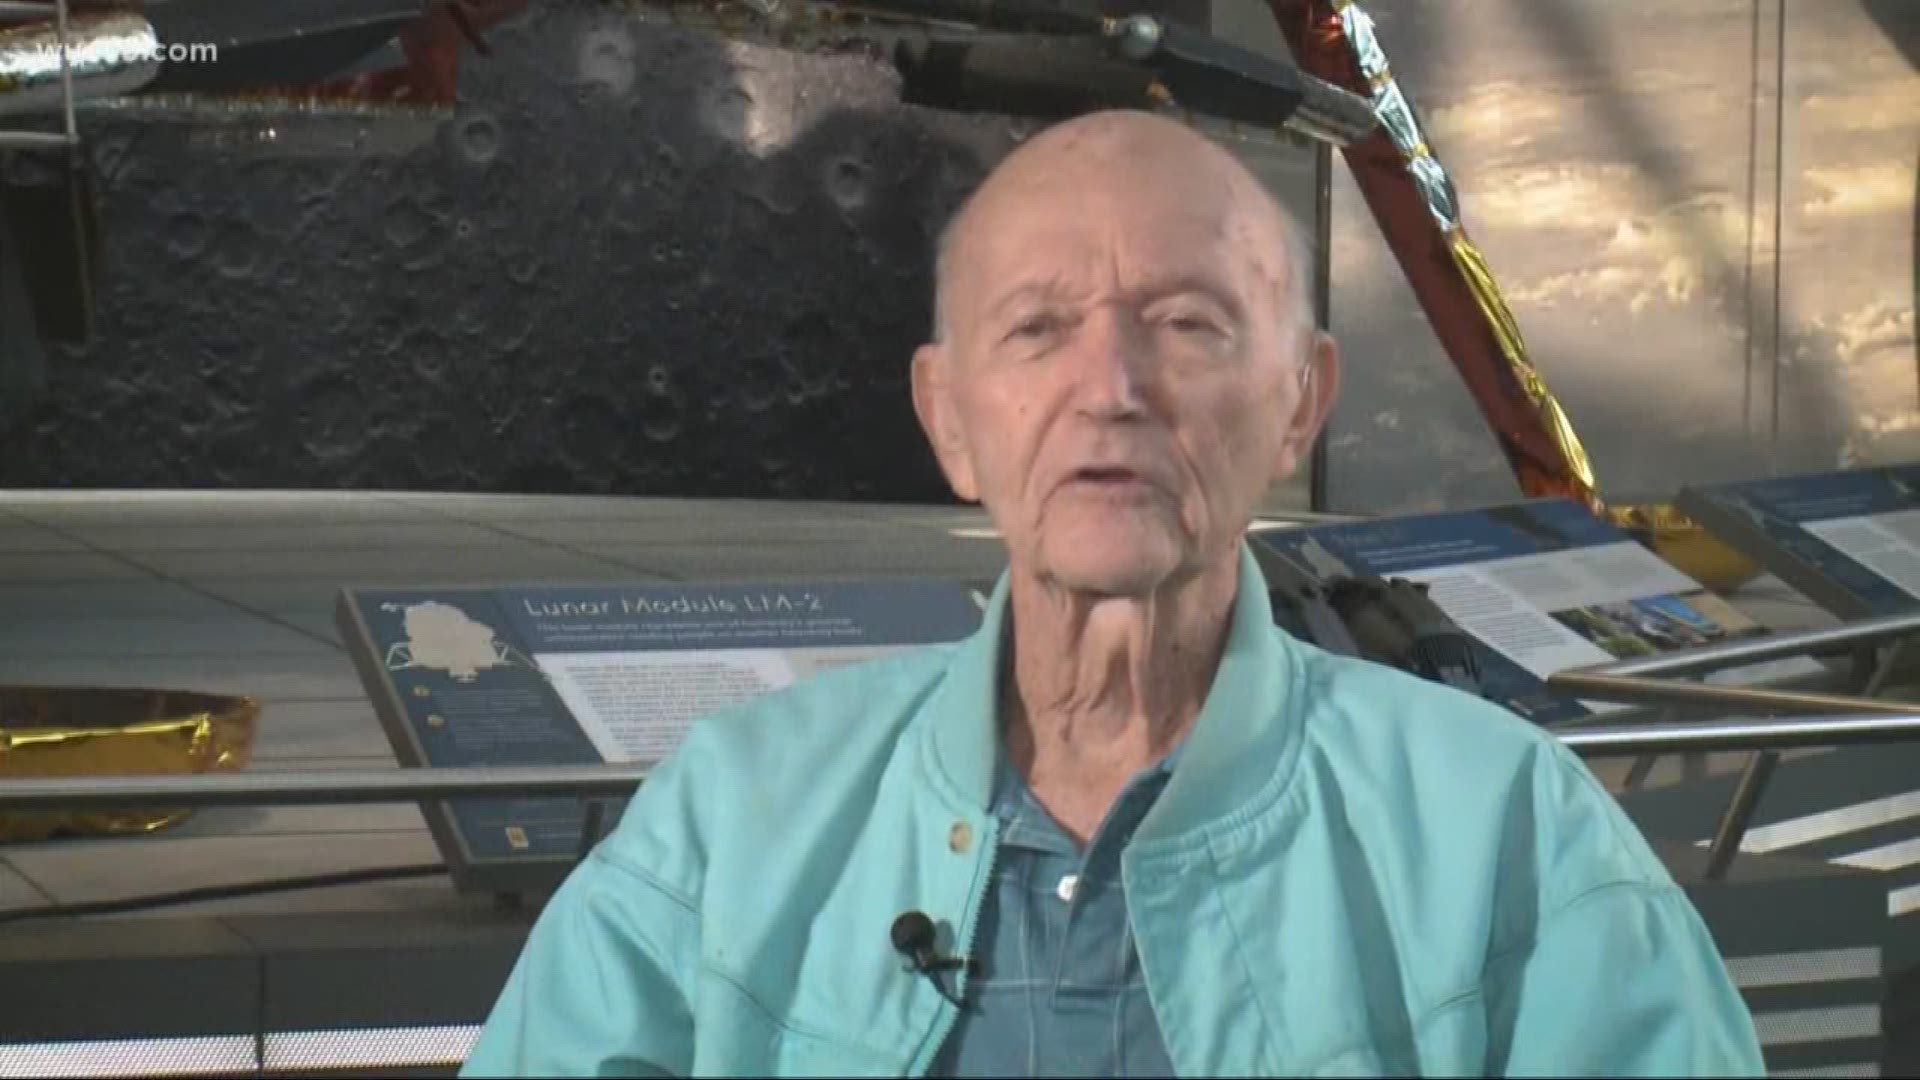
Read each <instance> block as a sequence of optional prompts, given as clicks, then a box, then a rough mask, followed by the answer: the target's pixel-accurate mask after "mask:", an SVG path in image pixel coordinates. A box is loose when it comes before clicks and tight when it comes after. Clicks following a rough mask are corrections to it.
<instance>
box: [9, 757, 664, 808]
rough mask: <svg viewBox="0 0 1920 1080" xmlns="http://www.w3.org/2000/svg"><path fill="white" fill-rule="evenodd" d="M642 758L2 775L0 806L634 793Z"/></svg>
mask: <svg viewBox="0 0 1920 1080" xmlns="http://www.w3.org/2000/svg"><path fill="white" fill-rule="evenodd" d="M646 774H647V770H646V767H645V766H642V765H575V766H536V767H529V768H519V767H515V768H468V769H370V770H353V771H347V770H342V771H339V772H284V773H282V772H273V773H258V772H237V773H215V774H210V775H204V776H87V777H60V778H50V779H25V778H17V777H9V778H8V779H6V780H4V781H0V811H10V810H48V809H67V808H80V807H101V806H153V807H176V806H177V807H183V808H185V807H204V806H328V805H341V804H347V803H400V802H423V801H430V800H439V799H449V798H462V797H479V796H488V797H492V798H510V799H532V798H541V797H545V796H551V797H557V798H591V797H594V796H599V797H603V798H605V797H614V796H624V795H631V794H633V792H634V789H635V788H637V787H638V786H639V785H640V784H641V782H642V781H644V780H645V779H646Z"/></svg>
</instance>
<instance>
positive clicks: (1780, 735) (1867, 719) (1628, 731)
mask: <svg viewBox="0 0 1920 1080" xmlns="http://www.w3.org/2000/svg"><path fill="white" fill-rule="evenodd" d="M1554 734H1555V735H1556V736H1558V738H1559V739H1560V741H1561V742H1562V743H1564V744H1565V745H1566V746H1567V748H1568V749H1570V750H1572V751H1573V752H1574V753H1576V754H1581V755H1584V756H1586V757H1631V756H1634V755H1638V754H1671V753H1686V752H1690V751H1692V752H1700V753H1707V752H1712V751H1729V750H1793V749H1798V748H1801V747H1810V746H1851V745H1857V744H1862V743H1891V742H1911V741H1920V712H1915V711H1913V706H1908V711H1907V712H1906V713H1904V714H1900V715H1889V716H1807V717H1793V718H1785V719H1774V720H1715V721H1704V722H1700V723H1676V724H1611V725H1602V724H1592V725H1583V726H1580V727H1575V728H1567V729H1564V730H1560V731H1556V732H1554ZM0 805H4V802H0Z"/></svg>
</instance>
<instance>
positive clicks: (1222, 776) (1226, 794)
mask: <svg viewBox="0 0 1920 1080" xmlns="http://www.w3.org/2000/svg"><path fill="white" fill-rule="evenodd" d="M1008 592H1009V581H1008V575H1007V574H1006V573H1004V572H1003V573H1002V574H1001V575H1000V580H999V582H998V583H997V584H996V585H995V586H994V590H993V595H992V596H991V597H990V598H989V599H988V601H987V607H986V611H985V613H984V614H983V615H982V617H981V622H980V628H979V630H977V631H976V632H974V633H973V634H972V635H971V636H969V637H968V638H966V639H965V640H963V641H962V642H961V643H960V645H959V647H958V649H957V651H956V653H955V654H954V657H953V660H952V662H951V664H950V665H949V666H948V668H947V673H946V678H945V680H944V681H943V682H942V684H941V686H940V688H939V689H938V690H937V691H935V693H934V694H933V696H932V698H931V699H930V700H929V702H928V706H929V707H928V709H927V712H926V714H925V715H924V717H923V738H924V740H925V743H924V748H925V750H926V751H927V754H928V756H929V758H930V762H929V764H930V765H931V767H932V771H933V772H934V774H935V775H936V776H937V777H938V778H939V780H940V781H942V782H944V784H945V786H946V787H947V788H948V791H947V794H948V795H949V796H950V797H952V798H955V799H957V800H958V801H959V802H960V804H961V805H962V806H964V807H966V808H967V809H968V810H970V811H973V812H975V813H976V814H977V815H984V814H985V813H986V812H987V809H988V807H989V805H990V803H991V801H992V797H993V777H994V764H995V762H996V761H997V760H998V759H999V754H1000V747H999V737H1000V734H999V733H1000V724H999V701H1000V694H999V690H1000V680H1001V678H1002V676H1003V673H1004V670H1003V662H1004V652H1005V650H1004V648H1003V646H1004V644H1005V642H1006V640H1007V636H1008V631H1009V629H1010V627H1009V626H1008V618H1009V611H1008ZM1231 620H1232V621H1231V625H1230V626H1229V629H1228V631H1227V645H1226V648H1225V650H1223V652H1222V654H1221V658H1220V667H1219V670H1218V671H1216V672H1215V673H1214V678H1213V686H1212V687H1211V688H1210V689H1209V690H1208V692H1207V700H1206V703H1205V704H1204V705H1203V706H1202V707H1201V710H1200V717H1199V719H1198V720H1197V721H1196V722H1195V724H1194V728H1193V732H1192V733H1191V734H1190V735H1188V737H1187V740H1186V742H1185V743H1184V744H1182V748H1181V752H1180V758H1179V762H1178V766H1177V767H1176V768H1175V770H1174V773H1173V778H1172V779H1171V780H1169V781H1168V783H1167V788H1166V790H1165V791H1164V792H1162V793H1161V795H1160V798H1159V799H1158V800H1157V801H1156V802H1155V804H1154V808H1153V810H1152V811H1151V812H1150V813H1149V814H1148V815H1147V819H1146V821H1145V822H1143V823H1142V825H1141V828H1140V831H1139V833H1138V834H1137V838H1138V840H1139V841H1141V842H1143V843H1144V842H1148V841H1153V840H1162V839H1165V840H1171V839H1173V838H1175V837H1179V836H1183V835H1186V834H1189V833H1191V832H1193V831H1194V830H1196V829H1201V828H1204V827H1205V826H1207V825H1209V824H1212V823H1214V822H1218V821H1221V820H1223V819H1225V818H1228V817H1230V816H1233V815H1235V814H1239V813H1242V812H1247V811H1251V810H1252V809H1254V807H1255V805H1256V804H1259V805H1264V804H1265V803H1267V802H1270V801H1271V800H1272V799H1273V798H1274V797H1275V796H1276V795H1277V794H1278V792H1279V790H1280V788H1281V787H1282V786H1283V784H1284V781H1285V779H1286V777H1287V775H1288V774H1289V773H1290V771H1291V769H1292V765H1293V761H1294V758H1295V757H1296V755H1297V751H1298V747H1299V742H1300V716H1301V710H1300V707H1299V703H1298V702H1297V700H1295V698H1296V691H1295V688H1296V687H1297V686H1298V685H1299V682H1300V680H1299V678H1298V677H1297V676H1298V672H1299V669H1300V657H1299V654H1298V650H1297V649H1296V648H1295V647H1294V646H1293V644H1292V642H1291V639H1289V638H1288V637H1287V635H1286V634H1285V632H1284V631H1282V630H1281V629H1280V628H1279V627H1277V626H1275V625H1274V622H1273V607H1272V605H1271V604H1270V603H1269V602H1268V600H1267V582H1266V578H1265V576H1264V575H1263V574H1261V572H1260V567H1259V564H1258V563H1257V562H1255V560H1254V556H1253V550H1252V548H1251V547H1249V546H1248V545H1247V544H1246V543H1245V542H1242V544H1241V546H1240V583H1239V588H1238V592H1237V593H1236V595H1235V598H1234V605H1233V613H1232V616H1231Z"/></svg>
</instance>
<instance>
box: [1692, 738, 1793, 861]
mask: <svg viewBox="0 0 1920 1080" xmlns="http://www.w3.org/2000/svg"><path fill="white" fill-rule="evenodd" d="M1779 763H1780V752H1779V751H1777V750H1762V751H1760V752H1759V753H1757V754H1755V755H1753V760H1751V761H1749V762H1747V767H1746V769H1745V770H1744V771H1743V772H1741V774H1740V785H1739V786H1738V787H1736V788H1734V791H1733V799H1732V801H1730V802H1729V803H1727V810H1726V813H1724V814H1722V815H1721V816H1720V827H1719V828H1718V829H1715V830H1714V832H1713V846H1712V847H1710V848H1708V849H1707V871H1706V879H1707V880H1708V881H1719V880H1720V879H1721V878H1724V877H1726V876H1727V868H1728V867H1730V866H1732V865H1733V857H1734V856H1735V855H1738V854H1739V853H1740V842H1741V841H1742V840H1744V839H1746V836H1747V826H1748V825H1749V824H1750V823H1752V821H1753V814H1754V811H1756V810H1758V809H1759V808H1760V796H1761V794H1762V793H1764V792H1765V791H1766V788H1767V781H1768V780H1771V779H1773V767H1774V766H1775V765H1778V764H1779Z"/></svg>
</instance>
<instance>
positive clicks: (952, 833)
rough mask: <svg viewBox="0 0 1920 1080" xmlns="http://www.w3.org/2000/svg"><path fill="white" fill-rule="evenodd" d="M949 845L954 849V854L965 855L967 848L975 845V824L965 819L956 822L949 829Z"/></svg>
mask: <svg viewBox="0 0 1920 1080" xmlns="http://www.w3.org/2000/svg"><path fill="white" fill-rule="evenodd" d="M947 846H948V847H950V848H952V849H953V851H954V854H956V855H965V854H966V853H967V849H968V848H970V847H972V846H973V826H971V825H968V824H967V823H966V822H964V821H956V822H954V823H953V828H951V829H949V830H947Z"/></svg>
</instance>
